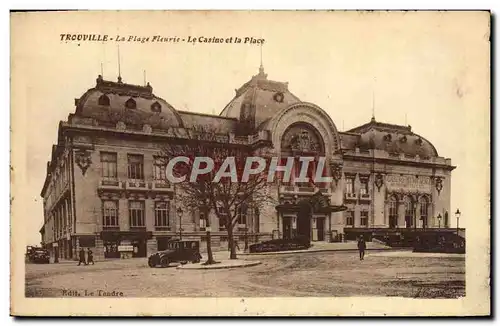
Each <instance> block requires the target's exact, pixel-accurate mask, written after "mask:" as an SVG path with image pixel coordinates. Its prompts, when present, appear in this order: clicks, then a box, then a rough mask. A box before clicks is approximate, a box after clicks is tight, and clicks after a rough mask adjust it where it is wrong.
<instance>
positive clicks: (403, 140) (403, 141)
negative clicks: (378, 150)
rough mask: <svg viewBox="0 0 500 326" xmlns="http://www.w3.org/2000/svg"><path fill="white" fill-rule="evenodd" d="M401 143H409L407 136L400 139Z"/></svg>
mask: <svg viewBox="0 0 500 326" xmlns="http://www.w3.org/2000/svg"><path fill="white" fill-rule="evenodd" d="M399 141H400V142H402V143H406V141H407V139H406V136H403V137H401V138H399Z"/></svg>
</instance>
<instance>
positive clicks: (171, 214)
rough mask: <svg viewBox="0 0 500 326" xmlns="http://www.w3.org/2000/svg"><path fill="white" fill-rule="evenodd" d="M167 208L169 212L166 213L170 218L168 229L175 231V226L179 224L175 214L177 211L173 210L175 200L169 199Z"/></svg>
mask: <svg viewBox="0 0 500 326" xmlns="http://www.w3.org/2000/svg"><path fill="white" fill-rule="evenodd" d="M168 208H169V210H170V211H169V214H168V217H169V219H170V224H169V225H170V230H171V231H175V232H178V230H177V229H178V228H177V225H178V224H179V222H178V221H177V219H176V216H177V212H176V211H175V201H173V200H170V201H169V202H168ZM214 225H215V224H214Z"/></svg>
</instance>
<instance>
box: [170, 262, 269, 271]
mask: <svg viewBox="0 0 500 326" xmlns="http://www.w3.org/2000/svg"><path fill="white" fill-rule="evenodd" d="M260 264H262V263H261V262H260V261H247V263H243V264H240V265H232V266H228V265H219V266H218V264H215V265H198V266H197V267H187V268H186V267H183V266H182V265H179V266H177V269H184V270H189V269H192V270H211V269H229V268H243V267H252V266H257V265H260ZM191 266H192V265H191Z"/></svg>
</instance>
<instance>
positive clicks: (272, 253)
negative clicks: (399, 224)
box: [239, 248, 401, 256]
mask: <svg viewBox="0 0 500 326" xmlns="http://www.w3.org/2000/svg"><path fill="white" fill-rule="evenodd" d="M390 250H392V251H399V250H401V249H394V248H373V249H365V251H390ZM327 251H345V252H349V251H351V252H356V251H358V249H316V250H289V251H273V252H255V253H240V254H239V256H265V255H290V254H302V253H315V252H327Z"/></svg>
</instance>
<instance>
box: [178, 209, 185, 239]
mask: <svg viewBox="0 0 500 326" xmlns="http://www.w3.org/2000/svg"><path fill="white" fill-rule="evenodd" d="M183 212H184V211H183V210H182V207H180V206H179V207H178V208H177V215H179V240H182V213H183Z"/></svg>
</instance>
